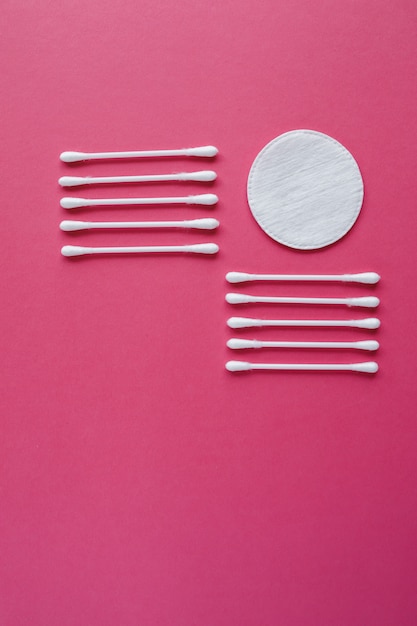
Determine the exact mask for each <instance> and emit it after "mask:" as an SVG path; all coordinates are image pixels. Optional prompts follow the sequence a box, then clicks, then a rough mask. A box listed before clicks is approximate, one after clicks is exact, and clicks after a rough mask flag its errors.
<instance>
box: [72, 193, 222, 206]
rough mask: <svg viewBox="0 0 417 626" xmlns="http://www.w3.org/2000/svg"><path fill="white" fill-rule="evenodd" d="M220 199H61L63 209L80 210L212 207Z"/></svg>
mask: <svg viewBox="0 0 417 626" xmlns="http://www.w3.org/2000/svg"><path fill="white" fill-rule="evenodd" d="M218 200H219V199H218V197H217V196H216V195H215V194H214V193H203V194H200V195H197V196H183V197H181V196H180V197H177V196H175V197H168V198H96V199H94V200H91V199H87V198H61V202H60V204H61V206H62V208H63V209H78V208H80V207H92V206H114V205H127V204H128V205H131V204H134V205H137V204H204V205H206V206H211V205H213V204H216V203H217V202H218Z"/></svg>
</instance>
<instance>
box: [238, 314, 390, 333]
mask: <svg viewBox="0 0 417 626" xmlns="http://www.w3.org/2000/svg"><path fill="white" fill-rule="evenodd" d="M227 325H228V326H229V328H256V327H257V328H260V327H262V326H287V327H290V326H297V327H300V326H301V327H313V326H317V327H322V328H323V327H345V328H346V327H347V328H366V329H368V330H374V329H376V328H379V327H380V325H381V322H380V321H379V319H378V318H376V317H368V318H365V319H358V320H264V319H253V318H250V317H230V318H229V319H228V320H227Z"/></svg>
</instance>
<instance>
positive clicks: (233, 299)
mask: <svg viewBox="0 0 417 626" xmlns="http://www.w3.org/2000/svg"><path fill="white" fill-rule="evenodd" d="M226 302H228V303H229V304H249V303H254V304H256V303H261V302H266V303H275V304H345V305H346V306H361V307H367V308H375V307H377V306H378V304H379V299H378V298H376V297H375V296H365V297H360V298H288V297H271V296H249V295H247V294H244V293H227V294H226Z"/></svg>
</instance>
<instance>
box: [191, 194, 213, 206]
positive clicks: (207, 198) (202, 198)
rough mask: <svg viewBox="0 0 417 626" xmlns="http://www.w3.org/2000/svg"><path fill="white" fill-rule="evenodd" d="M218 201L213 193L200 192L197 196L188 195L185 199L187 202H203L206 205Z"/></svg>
mask: <svg viewBox="0 0 417 626" xmlns="http://www.w3.org/2000/svg"><path fill="white" fill-rule="evenodd" d="M218 201H219V199H218V197H217V196H216V195H215V194H214V193H202V194H200V195H198V196H188V198H187V199H186V203H187V204H204V205H206V206H211V205H213V204H217V203H218Z"/></svg>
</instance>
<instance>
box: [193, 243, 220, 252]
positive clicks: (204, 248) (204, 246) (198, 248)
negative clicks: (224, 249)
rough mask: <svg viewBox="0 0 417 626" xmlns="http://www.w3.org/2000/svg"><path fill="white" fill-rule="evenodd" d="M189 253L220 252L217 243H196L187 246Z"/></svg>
mask: <svg viewBox="0 0 417 626" xmlns="http://www.w3.org/2000/svg"><path fill="white" fill-rule="evenodd" d="M186 248H187V251H188V252H196V253H197V254H217V252H218V251H219V250H220V248H219V246H218V245H217V243H196V244H194V245H191V246H186Z"/></svg>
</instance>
